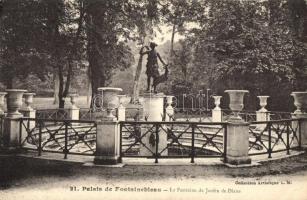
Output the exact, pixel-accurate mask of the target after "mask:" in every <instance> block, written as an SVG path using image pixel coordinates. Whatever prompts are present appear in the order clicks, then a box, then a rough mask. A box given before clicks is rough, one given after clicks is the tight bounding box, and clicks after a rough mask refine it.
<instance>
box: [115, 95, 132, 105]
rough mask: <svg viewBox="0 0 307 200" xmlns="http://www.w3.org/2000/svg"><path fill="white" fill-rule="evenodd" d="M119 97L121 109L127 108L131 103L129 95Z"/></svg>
mask: <svg viewBox="0 0 307 200" xmlns="http://www.w3.org/2000/svg"><path fill="white" fill-rule="evenodd" d="M117 97H118V100H119V107H126V105H127V104H128V103H129V102H128V100H129V99H128V98H127V95H123V94H120V95H117ZM127 99H128V100H127Z"/></svg>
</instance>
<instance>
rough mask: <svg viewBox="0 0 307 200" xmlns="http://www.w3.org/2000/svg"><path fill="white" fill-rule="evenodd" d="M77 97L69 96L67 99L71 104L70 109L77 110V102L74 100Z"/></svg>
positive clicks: (74, 95) (76, 95)
mask: <svg viewBox="0 0 307 200" xmlns="http://www.w3.org/2000/svg"><path fill="white" fill-rule="evenodd" d="M78 96H79V95H78V94H70V95H69V97H70V103H71V108H73V109H74V108H78V107H77V106H76V102H77V100H76V98H77V97H78Z"/></svg>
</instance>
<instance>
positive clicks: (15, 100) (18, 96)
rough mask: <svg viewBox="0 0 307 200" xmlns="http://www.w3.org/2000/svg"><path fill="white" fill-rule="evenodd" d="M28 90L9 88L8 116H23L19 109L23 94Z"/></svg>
mask: <svg viewBox="0 0 307 200" xmlns="http://www.w3.org/2000/svg"><path fill="white" fill-rule="evenodd" d="M26 91H27V90H20V89H7V90H6V92H7V93H8V94H7V116H8V117H16V116H21V113H20V112H19V109H20V107H21V105H22V95H23V94H24V93H25V92H26Z"/></svg>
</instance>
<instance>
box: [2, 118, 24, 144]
mask: <svg viewBox="0 0 307 200" xmlns="http://www.w3.org/2000/svg"><path fill="white" fill-rule="evenodd" d="M20 117H22V115H19V117H18V118H16V117H14V118H11V117H5V118H4V121H3V145H4V148H6V149H16V148H18V147H19V145H20Z"/></svg>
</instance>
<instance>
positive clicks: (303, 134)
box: [297, 114, 307, 148]
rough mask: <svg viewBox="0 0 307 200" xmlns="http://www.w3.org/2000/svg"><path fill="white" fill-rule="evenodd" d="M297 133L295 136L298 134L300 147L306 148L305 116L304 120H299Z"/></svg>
mask: <svg viewBox="0 0 307 200" xmlns="http://www.w3.org/2000/svg"><path fill="white" fill-rule="evenodd" d="M298 131H299V132H298V133H297V134H300V139H301V141H299V142H300V143H301V147H303V148H307V114H304V118H301V119H300V129H299V130H298ZM298 138H299V135H298Z"/></svg>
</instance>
